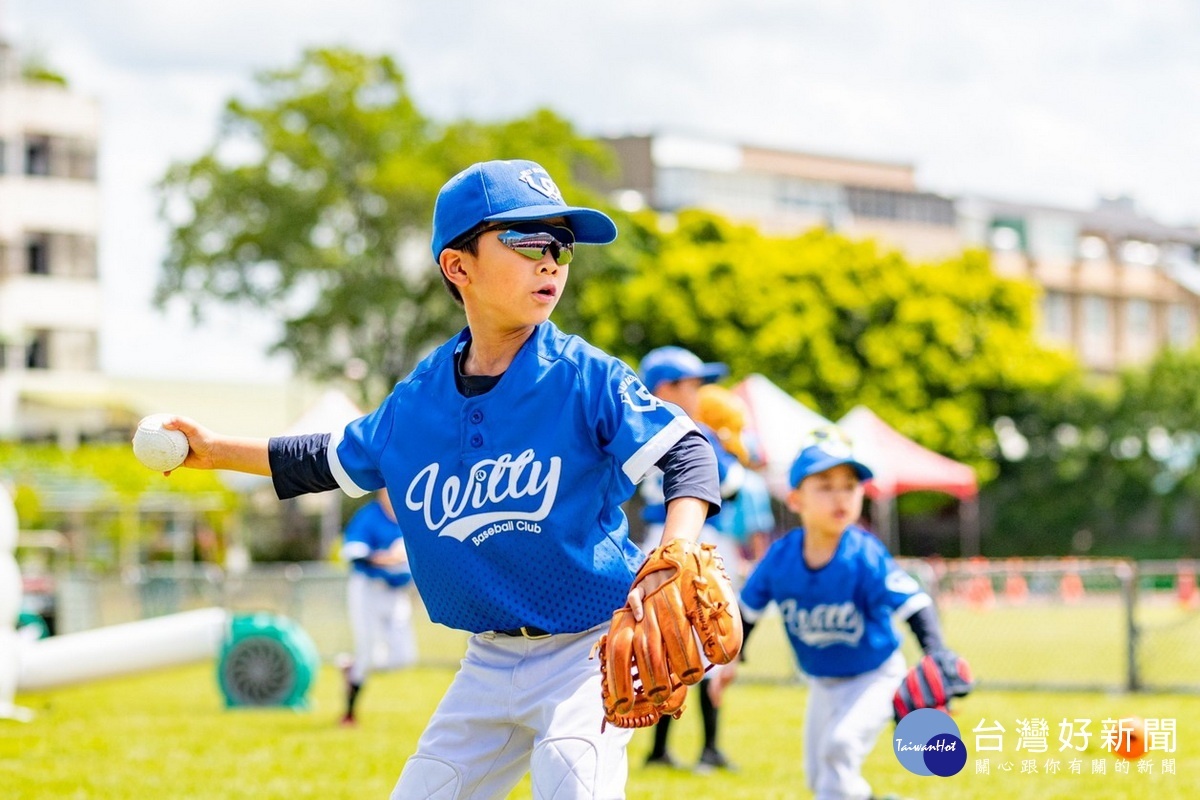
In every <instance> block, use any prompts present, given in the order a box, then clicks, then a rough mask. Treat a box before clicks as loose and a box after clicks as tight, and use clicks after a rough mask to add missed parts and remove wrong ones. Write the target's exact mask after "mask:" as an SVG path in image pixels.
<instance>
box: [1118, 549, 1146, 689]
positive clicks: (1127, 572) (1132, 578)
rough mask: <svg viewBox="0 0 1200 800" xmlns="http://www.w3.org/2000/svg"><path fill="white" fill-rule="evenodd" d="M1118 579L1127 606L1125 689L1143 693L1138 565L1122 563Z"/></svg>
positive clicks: (1119, 565) (1119, 567)
mask: <svg viewBox="0 0 1200 800" xmlns="http://www.w3.org/2000/svg"><path fill="white" fill-rule="evenodd" d="M1117 577H1118V578H1119V579H1120V580H1121V598H1122V600H1123V601H1124V606H1125V630H1126V636H1127V644H1126V648H1125V654H1126V662H1127V663H1126V670H1127V676H1126V682H1125V688H1126V689H1127V690H1128V691H1130V692H1137V691H1141V688H1142V678H1141V675H1140V674H1139V673H1138V625H1137V616H1136V615H1137V588H1138V568H1137V564H1136V563H1130V562H1127V561H1126V562H1121V563H1120V564H1118V565H1117Z"/></svg>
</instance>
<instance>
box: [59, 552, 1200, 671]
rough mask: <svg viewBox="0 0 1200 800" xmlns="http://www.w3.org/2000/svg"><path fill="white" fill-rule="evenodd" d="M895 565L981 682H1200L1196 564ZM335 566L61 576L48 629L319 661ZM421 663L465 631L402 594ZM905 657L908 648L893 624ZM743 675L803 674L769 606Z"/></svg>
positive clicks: (456, 652)
mask: <svg viewBox="0 0 1200 800" xmlns="http://www.w3.org/2000/svg"><path fill="white" fill-rule="evenodd" d="M900 563H901V565H902V566H903V567H904V568H905V569H906V570H908V571H909V572H910V573H911V574H912V575H913V576H914V577H916V578H917V579H918V580H919V581H920V582H921V583H922V585H924V586H925V587H926V589H927V590H928V591H929V592H930V593H931V594H932V595H933V596H934V598H935V600H936V601H937V604H938V608H939V610H940V613H941V617H942V623H943V627H944V629H945V636H946V640H947V643H948V644H949V645H950V646H951V647H953V648H954V649H955V650H956V651H957V652H959V653H960V654H962V655H963V656H965V657H966V658H967V659H968V660H970V661H971V664H972V667H973V668H974V670H975V673H976V675H977V676H978V678H979V682H980V685H981V686H985V687H991V688H1011V689H1045V690H1072V691H1088V690H1092V691H1094V690H1108V691H1126V690H1131V691H1163V692H1167V691H1171V692H1198V691H1200V671H1197V670H1196V669H1195V665H1196V664H1197V663H1200V588H1198V586H1197V578H1196V575H1197V570H1198V569H1200V562H1194V561H1155V562H1132V561H1121V560H1078V559H1069V560H1062V559H1046V560H1024V559H1023V560H1015V559H1014V560H1006V561H987V560H983V559H970V560H954V561H950V560H946V561H942V560H921V559H901V560H900ZM345 595H346V570H345V568H344V567H342V566H339V565H333V564H328V563H297V564H286V565H277V566H276V565H256V566H254V567H253V568H251V569H250V570H248V571H245V572H241V573H226V572H225V571H223V570H221V569H219V568H215V567H204V566H194V565H177V564H166V565H161V566H159V565H155V566H147V567H143V568H139V569H136V570H130V571H128V572H126V573H124V574H122V575H106V576H96V575H90V574H87V573H82V572H68V573H62V574H60V575H59V576H58V578H57V590H56V600H57V612H58V632H59V633H71V632H74V631H81V630H88V629H91V628H96V627H100V626H103V625H113V624H117V623H121V622H129V621H133V620H137V619H143V618H147V617H156V616H162V615H165V614H171V613H176V612H179V611H188V610H192V609H197V608H205V607H213V606H217V607H222V608H226V609H228V610H230V611H233V612H255V611H269V612H273V613H277V614H282V615H284V616H287V617H289V618H291V619H293V620H295V621H296V622H297V623H299V624H300V625H301V626H302V627H303V628H304V629H305V630H306V631H307V632H308V634H309V635H310V636H311V637H312V639H313V641H314V642H315V643H316V645H317V648H318V650H319V652H320V653H321V656H322V658H324V659H326V660H330V659H332V658H333V657H334V656H336V655H337V654H338V653H343V652H349V651H351V650H352V643H351V638H350V628H349V623H348V621H347V612H346V597H345ZM413 598H414V608H415V625H416V631H417V640H418V645H419V648H420V653H421V661H422V663H424V664H428V665H446V666H451V665H454V664H457V663H458V661H459V659H460V658H461V657H462V654H463V651H464V649H465V642H466V637H467V634H465V633H463V632H462V631H456V630H452V629H450V628H446V627H444V626H442V625H437V624H435V623H432V622H430V621H429V618H428V616H427V615H426V614H425V611H424V607H423V606H422V605H421V603H420V602H419V598H418V597H417V595H416V593H415V592H414V593H413ZM900 636H901V640H902V641H903V642H904V649H905V651H906V654H907V656H908V658H909V661H910V663H911V662H913V661H914V660H915V659H916V658H917V656H918V655H919V653H918V649H917V647H916V643H915V641H914V637H913V636H912V634H911V632H909V631H908V630H907V626H905V625H903V624H900ZM746 656H747V660H746V663H745V665H744V666H743V668H742V670H741V672H742V674H743V675H744V676H745V677H746V678H747V679H751V680H760V681H771V682H792V681H796V680H799V678H800V676H799V673H798V671H797V669H796V666H795V660H794V658H793V656H792V653H791V648H790V647H789V645H788V643H787V640H786V638H785V636H784V632H783V626H782V624H780V622H779V619H778V615H777V612H775V611H774V610H773V609H771V610H769V611H768V613H767V615H766V618H765V619H764V620H763V621H762V622H761V623H760V624H759V625H758V627H757V628H756V629H755V634H754V637H753V638H752V640H751V641H750V642H749V645H748V647H747V653H746Z"/></svg>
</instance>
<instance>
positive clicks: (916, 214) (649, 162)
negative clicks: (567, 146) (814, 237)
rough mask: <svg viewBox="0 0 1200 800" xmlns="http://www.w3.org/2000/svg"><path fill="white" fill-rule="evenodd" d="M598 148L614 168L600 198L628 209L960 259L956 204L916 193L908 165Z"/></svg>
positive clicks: (681, 141)
mask: <svg viewBox="0 0 1200 800" xmlns="http://www.w3.org/2000/svg"><path fill="white" fill-rule="evenodd" d="M603 141H604V142H605V143H606V144H608V145H609V146H610V147H611V148H612V149H613V150H614V151H615V152H616V154H617V159H618V162H619V167H620V174H619V176H618V177H617V178H615V179H613V180H610V181H608V182H607V183H606V184H603V188H604V189H606V190H607V191H609V192H611V193H613V195H614V196H615V197H616V198H617V200H618V202H619V203H620V204H621V205H623V206H624V207H627V208H636V207H638V206H639V205H645V206H649V207H650V208H653V209H656V210H658V211H664V212H674V211H678V210H680V209H684V208H703V209H707V210H709V211H713V212H715V213H718V214H721V215H722V216H725V217H728V218H730V219H734V220H739V221H743V222H748V223H753V224H755V225H757V226H758V227H759V228H760V229H761V230H763V231H764V232H765V233H770V234H782V235H786V234H791V233H798V232H801V231H804V230H807V229H809V228H813V227H815V226H824V227H826V228H829V229H830V230H835V231H837V232H839V233H842V234H845V235H846V236H849V237H851V238H855V239H863V238H872V239H876V240H878V241H879V242H880V243H881V244H882V245H884V246H885V247H892V248H896V249H899V250H902V251H903V252H905V253H908V254H909V255H911V256H912V257H914V258H918V259H937V258H946V257H949V256H952V255H955V254H956V253H958V252H959V251H960V250H961V243H960V240H959V234H958V229H957V227H956V224H955V212H954V201H953V200H952V199H950V198H947V197H942V196H940V195H937V194H933V193H931V192H923V191H920V190H919V189H918V188H917V186H916V175H915V170H914V169H913V167H912V166H911V165H909V164H895V163H889V162H884V161H869V160H865V159H856V158H844V157H840V156H825V155H815V154H812V153H800V152H793V151H786V150H775V149H770V148H764V147H751V146H746V145H738V144H727V143H720V142H714V141H707V140H702V139H696V138H689V137H683V136H674V135H655V136H623V137H617V138H610V139H604V140H603Z"/></svg>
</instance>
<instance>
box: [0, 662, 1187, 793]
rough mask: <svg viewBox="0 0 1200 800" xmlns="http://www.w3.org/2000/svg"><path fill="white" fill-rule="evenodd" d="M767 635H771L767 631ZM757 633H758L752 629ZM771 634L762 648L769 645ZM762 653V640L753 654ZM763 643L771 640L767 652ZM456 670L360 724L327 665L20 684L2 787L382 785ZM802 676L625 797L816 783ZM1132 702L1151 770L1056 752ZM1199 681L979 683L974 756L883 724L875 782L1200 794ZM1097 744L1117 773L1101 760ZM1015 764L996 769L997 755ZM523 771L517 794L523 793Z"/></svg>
mask: <svg viewBox="0 0 1200 800" xmlns="http://www.w3.org/2000/svg"><path fill="white" fill-rule="evenodd" d="M765 641H766V640H764V642H765ZM756 644H758V642H752V645H756ZM761 649H762V648H761V647H759V648H756V650H755V653H758V651H760V650H761ZM753 654H754V653H752V655H753ZM760 655H761V654H760ZM452 674H453V672H452V670H450V669H446V668H440V667H422V668H418V669H414V670H410V671H405V672H398V673H390V674H385V675H379V676H377V677H376V678H375V679H373V681H372V683H371V684H370V685H369V687H368V689H367V690H366V691H365V693H364V695H363V698H362V701H361V708H362V724H361V725H360V727H359V728H357V729H343V728H340V727H339V726H338V725H337V724H336V723H335V720H336V717H337V714H338V711H339V707H340V688H341V686H340V676H339V674H338V673H337V672H336V671H335V670H334V669H333V668H331V667H325V668H323V669H322V671H321V673H320V676H319V679H318V681H317V684H316V686H315V689H314V691H313V693H312V701H313V702H312V709H311V710H309V711H304V712H293V711H287V710H276V709H241V710H232V711H227V710H224V709H223V707H222V703H221V697H220V693H219V691H218V688H217V683H216V680H215V677H214V667H213V665H211V664H206V665H195V666H188V667H181V668H176V669H171V670H164V671H159V672H153V673H146V674H142V675H136V676H129V677H124V678H118V679H110V680H105V681H96V682H92V683H88V684H82V685H78V686H74V687H66V688H62V689H59V690H55V691H49V692H38V693H30V694H25V695H20V696H19V697H18V700H19V702H20V703H22V704H24V705H26V706H28V707H31V708H33V709H34V710H35V711H36V712H37V718H36V720H35V721H34V722H32V723H30V724H27V725H22V724H19V723H15V722H4V721H0V797H3V798H5V800H24V799H25V798H29V799H33V798H37V799H38V800H41V798H55V800H59V799H60V798H61V799H66V798H81V799H82V798H87V799H88V800H93V799H96V800H100V799H103V800H109V799H113V800H115V799H117V798H121V800H124V799H125V798H139V799H140V798H196V799H198V800H199V799H201V798H203V799H205V800H208V799H211V800H218V799H220V800H231V799H232V798H254V799H255V800H267V799H268V798H288V800H293V799H294V798H309V797H311V798H385V797H387V795H388V793H389V791H390V789H391V787H392V785H393V783H394V782H395V779H396V777H397V775H399V772H400V769H401V767H402V765H403V763H404V759H405V757H406V756H407V755H408V754H409V753H410V752H412V749H413V746H414V744H415V742H416V739H417V737H418V735H419V734H420V731H421V728H422V727H423V725H424V723H425V721H426V720H427V719H428V717H429V715H430V714H431V713H432V712H433V709H434V707H435V705H436V703H437V701H438V699H439V698H440V697H441V695H442V692H443V691H444V690H445V687H446V686H447V685H448V683H449V681H450V679H451V677H452ZM804 702H805V690H804V688H803V687H802V686H801V685H798V684H779V683H774V684H773V683H765V682H749V681H747V682H743V683H739V684H736V685H735V686H734V687H733V688H731V689H730V693H729V695H728V696H727V701H726V707H725V708H726V710H725V712H724V717H723V723H722V740H723V741H722V744H723V746H724V749H725V750H726V752H727V753H728V754H729V756H730V757H731V758H732V759H734V760H735V761H736V762H737V764H738V765H739V767H740V769H739V771H738V772H737V773H734V774H716V775H712V776H707V777H702V776H698V775H693V774H692V773H690V772H688V771H683V770H679V771H672V770H663V769H661V768H653V769H650V770H647V769H643V768H642V767H641V763H642V760H643V758H644V756H645V753H646V751H647V749H648V747H649V742H650V739H649V736H650V734H649V732H648V731H640V732H638V733H637V735H636V736H635V738H634V742H633V744H632V746H631V748H630V764H631V772H630V778H629V785H628V796H629V797H630V798H674V797H688V798H696V799H697V800H700V799H702V798H714V799H719V798H746V799H747V800H749V799H750V798H754V799H755V800H766V799H769V798H805V797H810V796H811V795H810V794H809V793H808V792H807V790H806V789H805V788H804V782H803V781H804V777H803V773H802V769H801V756H800V753H801V738H800V731H801V726H802V720H803V713H804ZM1131 714H1136V715H1139V716H1142V717H1144V718H1158V719H1167V718H1171V719H1176V720H1177V726H1178V735H1177V743H1178V750H1177V752H1175V753H1171V754H1165V753H1154V754H1152V756H1151V757H1149V763H1150V764H1151V765H1152V766H1153V774H1139V772H1138V770H1137V767H1136V765H1135V766H1134V768H1133V769H1131V770H1130V772H1129V774H1116V773H1115V766H1116V759H1115V758H1113V757H1112V756H1110V755H1108V754H1106V753H1105V752H1104V751H1103V750H1102V749H1101V748H1100V746H1099V742H1098V741H1097V739H1095V738H1094V739H1093V742H1092V745H1091V747H1090V748H1089V750H1088V751H1087V752H1084V753H1081V754H1079V756H1080V757H1081V758H1082V759H1083V765H1082V773H1083V774H1081V775H1069V774H1065V773H1066V772H1067V757H1066V754H1059V753H1057V750H1058V742H1057V722H1058V721H1059V720H1060V719H1063V718H1067V719H1074V718H1077V717H1078V718H1089V719H1092V720H1094V722H1093V725H1092V728H1093V730H1097V731H1098V729H1099V721H1100V720H1101V719H1103V718H1106V717H1115V716H1126V715H1131ZM1028 717H1040V718H1044V719H1046V720H1048V721H1049V723H1050V729H1051V730H1050V734H1051V735H1050V745H1049V747H1050V751H1049V752H1047V753H1046V754H1043V755H1038V756H1030V757H1032V758H1035V759H1036V761H1037V762H1038V767H1039V773H1038V774H1021V762H1022V758H1023V756H1026V755H1027V754H1022V753H1018V752H1017V751H1016V750H1015V745H1016V736H1015V731H1014V729H1015V721H1016V720H1017V719H1019V718H1028ZM981 719H986V720H988V722H989V724H990V722H991V721H993V720H997V721H999V722H1000V723H1001V724H1002V725H1004V727H1005V728H1006V729H1007V731H1008V732H1009V733H1008V734H1007V735H1006V737H1005V745H1004V751H1003V752H1002V753H989V754H986V755H987V756H988V757H989V759H990V767H991V769H990V774H986V775H984V774H977V772H976V759H978V758H980V756H981V754H979V753H976V752H975V751H974V749H975V748H974V741H975V740H974V734H973V733H972V732H971V729H972V728H973V727H974V726H975V725H976V724H977V723H978V722H979V721H980V720H981ZM1198 719H1200V697H1194V696H1175V695H1106V694H1095V693H1091V694H1088V693H1045V692H1030V693H1017V692H998V691H986V690H984V691H979V692H977V693H975V694H974V695H973V696H972V697H970V698H967V699H966V700H965V701H963V702H962V703H960V704H959V706H958V710H957V713H956V720H957V722H958V724H959V726H960V728H961V730H962V733H963V739H964V741H965V742H966V744H967V747H968V751H969V752H970V757H969V759H968V761H967V766H966V768H965V769H964V770H963V771H962V772H961V773H960V774H959V775H957V776H954V777H952V778H945V779H942V778H922V777H918V776H915V775H910V774H909V773H907V772H906V771H905V770H904V769H903V768H902V767H901V766H900V765H899V763H898V762H897V761H896V759H895V757H894V755H893V754H892V751H891V746H890V742H889V741H888V738H887V737H888V734H889V733H890V728H889V730H888V731H885V734H884V736H882V737H881V739H880V742H879V744H878V745H877V747H876V748H875V750H874V752H873V753H872V755H871V757H870V759H869V761H868V764H867V768H866V774H867V777H868V778H869V779H870V780H871V781H872V782H873V784H874V786H875V790H876V792H878V793H887V792H893V793H898V794H902V795H904V796H907V797H912V798H917V799H918V800H937V799H938V798H945V799H946V800H949V799H950V798H956V799H957V798H968V799H969V798H1030V799H1031V800H1032V798H1037V799H1038V800H1047V799H1051V798H1062V799H1063V800H1067V799H1068V798H1135V797H1136V798H1145V797H1149V798H1155V799H1156V800H1175V799H1178V800H1184V798H1195V797H1197V796H1200V736H1198V735H1197V731H1196V725H1195V724H1194V721H1195V720H1198ZM699 728H700V722H699V719H698V717H697V715H696V712H695V710H694V709H690V710H689V711H688V712H687V713H686V714H685V715H684V718H683V719H682V720H680V721H679V722H677V723H676V727H675V730H674V731H673V734H672V744H671V747H672V750H673V751H674V753H675V755H676V756H677V757H678V758H679V759H681V760H684V761H688V762H690V761H691V760H693V759H694V758H695V757H696V755H697V754H698V751H699V733H700V731H699ZM1056 755H1062V756H1063V757H1062V758H1061V761H1062V764H1063V774H1059V775H1047V774H1042V764H1043V762H1044V761H1045V759H1046V757H1049V756H1056ZM1164 757H1170V758H1174V760H1175V769H1176V773H1177V774H1175V775H1162V774H1160V773H1161V759H1162V758H1164ZM1093 759H1099V760H1101V761H1103V763H1104V764H1105V767H1106V770H1107V773H1106V774H1103V775H1099V774H1096V775H1093V774H1091V768H1092V761H1093ZM1004 761H1008V762H1010V763H1011V764H1012V765H1013V770H1012V772H1003V771H1001V769H1000V765H1001V763H1002V762H1004ZM529 796H530V795H529V789H528V782H527V781H526V783H525V784H523V785H521V786H519V787H518V788H517V789H516V791H514V793H513V795H512V797H514V798H528V797H529Z"/></svg>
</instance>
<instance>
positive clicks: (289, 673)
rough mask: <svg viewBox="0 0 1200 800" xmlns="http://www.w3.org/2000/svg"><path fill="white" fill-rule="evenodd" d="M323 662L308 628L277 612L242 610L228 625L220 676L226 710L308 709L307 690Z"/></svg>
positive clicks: (219, 670)
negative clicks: (273, 707) (258, 708)
mask: <svg viewBox="0 0 1200 800" xmlns="http://www.w3.org/2000/svg"><path fill="white" fill-rule="evenodd" d="M319 666H320V657H319V655H318V654H317V647H316V645H315V644H313V641H312V639H311V638H310V637H309V635H308V634H307V633H305V631H304V629H303V628H301V627H300V626H299V625H297V624H296V623H295V622H293V621H292V620H290V619H288V618H286V617H280V616H276V615H274V614H242V615H237V616H234V617H233V619H232V621H231V622H230V624H229V627H228V630H227V633H226V636H225V642H224V644H223V645H222V648H221V657H220V660H219V661H218V662H217V679H218V681H219V682H220V684H221V693H222V694H223V695H224V696H225V707H226V708H238V707H246V706H284V707H287V708H293V709H305V708H308V699H307V695H308V690H309V689H310V688H311V687H312V684H313V681H314V679H315V678H316V675H317V670H318V668H319Z"/></svg>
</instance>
